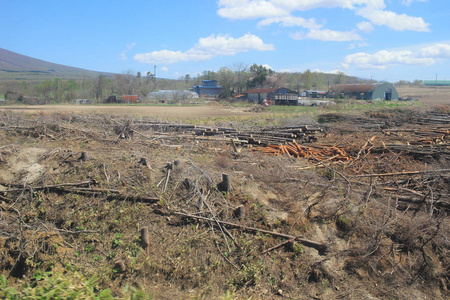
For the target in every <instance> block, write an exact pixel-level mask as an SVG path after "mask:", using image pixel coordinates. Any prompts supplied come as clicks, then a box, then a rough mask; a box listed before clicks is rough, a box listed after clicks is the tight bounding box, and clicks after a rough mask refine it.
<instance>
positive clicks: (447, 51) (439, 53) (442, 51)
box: [419, 44, 450, 59]
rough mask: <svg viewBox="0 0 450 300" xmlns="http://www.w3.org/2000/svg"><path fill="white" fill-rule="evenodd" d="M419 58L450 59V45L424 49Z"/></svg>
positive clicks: (436, 45)
mask: <svg viewBox="0 0 450 300" xmlns="http://www.w3.org/2000/svg"><path fill="white" fill-rule="evenodd" d="M419 57H434V58H437V59H439V58H440V59H447V58H450V44H435V45H433V46H428V47H425V48H422V49H421V50H420V51H419Z"/></svg>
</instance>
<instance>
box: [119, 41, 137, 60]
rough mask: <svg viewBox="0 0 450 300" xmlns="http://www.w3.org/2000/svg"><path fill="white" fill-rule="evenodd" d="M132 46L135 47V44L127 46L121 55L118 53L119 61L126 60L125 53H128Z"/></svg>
mask: <svg viewBox="0 0 450 300" xmlns="http://www.w3.org/2000/svg"><path fill="white" fill-rule="evenodd" d="M134 46H136V43H131V44H127V45H126V46H125V47H126V49H125V50H123V52H122V53H120V56H119V59H121V60H127V59H128V57H127V52H128V51H130V50H131V49H132V48H133V47H134Z"/></svg>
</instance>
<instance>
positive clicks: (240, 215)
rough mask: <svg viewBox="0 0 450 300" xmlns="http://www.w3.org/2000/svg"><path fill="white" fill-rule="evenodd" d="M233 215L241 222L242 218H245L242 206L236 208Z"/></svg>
mask: <svg viewBox="0 0 450 300" xmlns="http://www.w3.org/2000/svg"><path fill="white" fill-rule="evenodd" d="M233 214H234V216H235V218H236V219H238V220H242V219H243V218H244V216H245V208H244V205H240V206H238V207H237V208H236V209H235V210H234V212H233Z"/></svg>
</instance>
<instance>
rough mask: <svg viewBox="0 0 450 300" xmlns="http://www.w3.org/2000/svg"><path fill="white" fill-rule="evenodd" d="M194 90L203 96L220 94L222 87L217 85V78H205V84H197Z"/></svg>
mask: <svg viewBox="0 0 450 300" xmlns="http://www.w3.org/2000/svg"><path fill="white" fill-rule="evenodd" d="M192 90H193V91H194V92H196V93H197V94H198V95H199V96H200V97H201V96H219V95H220V94H221V93H222V87H221V86H219V85H217V80H203V85H196V86H194V87H192Z"/></svg>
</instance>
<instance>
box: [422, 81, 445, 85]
mask: <svg viewBox="0 0 450 300" xmlns="http://www.w3.org/2000/svg"><path fill="white" fill-rule="evenodd" d="M423 85H424V86H450V81H449V80H424V81H423Z"/></svg>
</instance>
